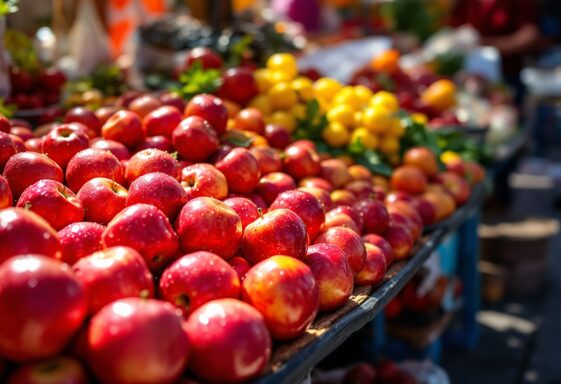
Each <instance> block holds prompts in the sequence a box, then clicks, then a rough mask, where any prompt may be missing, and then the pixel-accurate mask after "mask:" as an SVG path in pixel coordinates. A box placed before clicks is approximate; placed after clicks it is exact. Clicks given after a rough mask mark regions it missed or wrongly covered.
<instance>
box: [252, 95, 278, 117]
mask: <svg viewBox="0 0 561 384" xmlns="http://www.w3.org/2000/svg"><path fill="white" fill-rule="evenodd" d="M249 106H250V107H253V108H257V109H258V110H260V111H261V113H262V114H263V115H265V116H266V115H268V114H270V113H271V112H272V110H273V109H272V108H271V103H269V98H268V97H267V95H257V96H255V97H254V98H253V100H251V101H250V102H249Z"/></svg>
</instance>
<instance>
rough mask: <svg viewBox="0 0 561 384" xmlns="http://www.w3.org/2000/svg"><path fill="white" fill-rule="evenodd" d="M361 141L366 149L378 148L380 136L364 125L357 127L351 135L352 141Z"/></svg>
mask: <svg viewBox="0 0 561 384" xmlns="http://www.w3.org/2000/svg"><path fill="white" fill-rule="evenodd" d="M357 141H360V142H361V143H362V145H363V146H364V148H366V149H376V148H378V137H377V136H376V135H375V134H373V133H372V132H370V131H369V130H368V129H366V128H364V127H359V128H357V129H355V130H354V131H353V133H352V135H351V143H355V142H357Z"/></svg>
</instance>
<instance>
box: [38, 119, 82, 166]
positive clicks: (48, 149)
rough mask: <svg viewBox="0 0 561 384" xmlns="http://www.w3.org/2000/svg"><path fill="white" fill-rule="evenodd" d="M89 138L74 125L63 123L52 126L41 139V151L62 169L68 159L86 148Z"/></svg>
mask: <svg viewBox="0 0 561 384" xmlns="http://www.w3.org/2000/svg"><path fill="white" fill-rule="evenodd" d="M88 145H89V138H88V136H87V135H86V133H85V132H84V131H83V130H82V129H81V128H79V127H77V126H76V125H70V124H63V125H59V126H58V127H55V128H53V129H52V130H51V131H50V132H49V134H48V135H46V136H45V137H44V139H43V153H44V154H46V155H47V156H49V157H50V158H51V159H52V160H54V161H55V162H56V163H57V164H58V165H60V167H61V168H62V169H64V168H66V165H67V164H68V162H69V161H70V159H71V158H72V157H73V156H74V155H75V154H77V153H78V152H80V151H81V150H84V149H86V148H88Z"/></svg>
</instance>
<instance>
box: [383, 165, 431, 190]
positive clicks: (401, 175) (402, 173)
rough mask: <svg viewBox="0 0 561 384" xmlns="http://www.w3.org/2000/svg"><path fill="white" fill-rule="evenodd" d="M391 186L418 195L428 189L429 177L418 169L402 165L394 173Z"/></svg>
mask: <svg viewBox="0 0 561 384" xmlns="http://www.w3.org/2000/svg"><path fill="white" fill-rule="evenodd" d="M391 185H392V188H393V189H396V190H398V191H403V192H407V193H410V194H412V195H418V194H421V193H423V192H424V191H425V189H426V188H427V176H426V175H425V174H424V173H423V171H421V170H420V169H419V168H417V167H414V166H411V165H402V166H400V167H398V168H396V169H395V170H394V171H393V173H392V177H391Z"/></svg>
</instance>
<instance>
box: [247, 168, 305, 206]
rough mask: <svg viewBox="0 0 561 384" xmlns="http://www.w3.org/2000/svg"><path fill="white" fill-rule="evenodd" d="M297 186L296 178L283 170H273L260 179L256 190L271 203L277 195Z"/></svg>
mask: <svg viewBox="0 0 561 384" xmlns="http://www.w3.org/2000/svg"><path fill="white" fill-rule="evenodd" d="M295 188H296V183H295V182H294V179H293V178H292V177H290V176H289V175H287V174H286V173H282V172H273V173H269V174H267V175H265V176H262V177H261V179H259V183H258V184H257V188H256V192H257V193H258V194H259V196H261V197H262V198H263V200H265V203H267V204H271V203H272V202H273V201H275V199H276V198H277V196H278V195H279V194H280V193H282V192H286V191H291V190H293V189H295Z"/></svg>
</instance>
